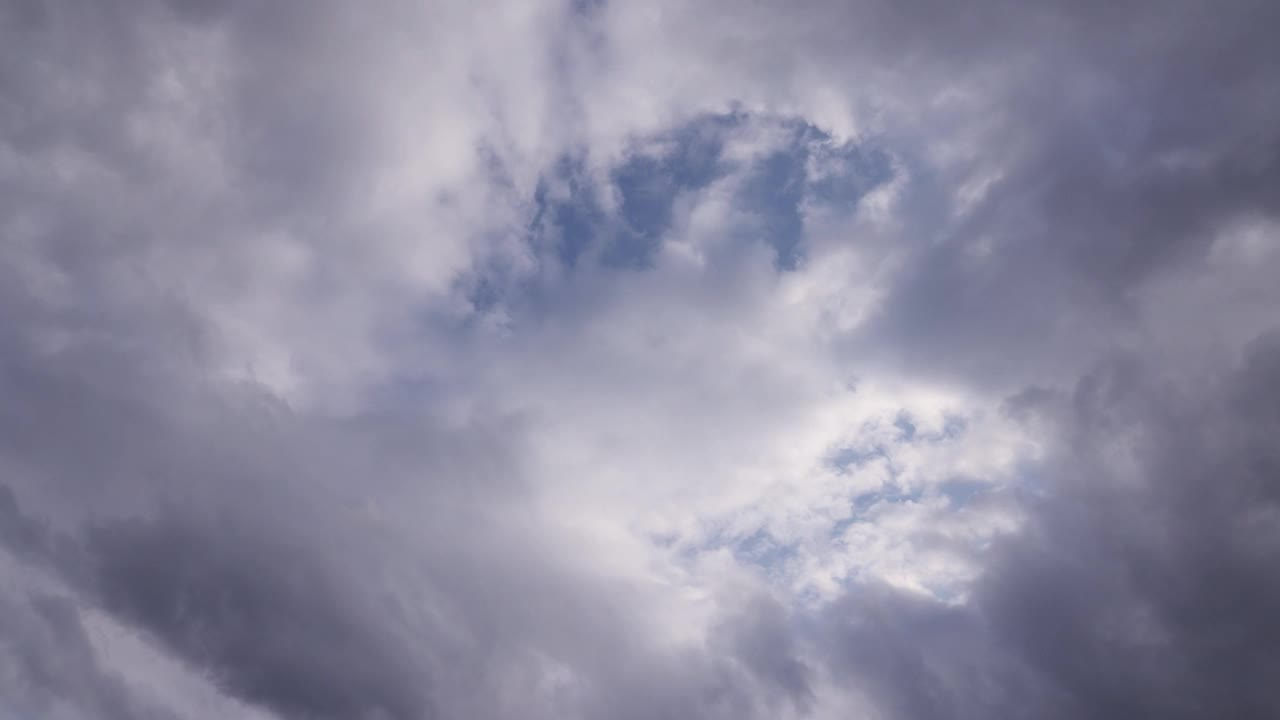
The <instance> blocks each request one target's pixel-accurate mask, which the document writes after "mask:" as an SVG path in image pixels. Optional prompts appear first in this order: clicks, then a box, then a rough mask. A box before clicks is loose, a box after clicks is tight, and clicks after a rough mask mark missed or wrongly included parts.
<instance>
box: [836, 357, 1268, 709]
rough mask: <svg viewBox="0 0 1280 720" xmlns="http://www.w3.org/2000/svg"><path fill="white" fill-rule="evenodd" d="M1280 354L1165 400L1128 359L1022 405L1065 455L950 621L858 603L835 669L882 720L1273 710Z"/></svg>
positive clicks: (1175, 388)
mask: <svg viewBox="0 0 1280 720" xmlns="http://www.w3.org/2000/svg"><path fill="white" fill-rule="evenodd" d="M1277 361H1280V344H1278V343H1277V336H1276V335H1274V334H1272V335H1268V336H1264V337H1262V338H1259V339H1258V340H1257V342H1255V343H1254V344H1253V345H1252V346H1251V347H1250V349H1249V351H1248V353H1247V355H1246V356H1245V358H1244V359H1243V360H1242V363H1241V366H1240V367H1239V368H1237V369H1235V370H1233V371H1230V372H1227V373H1225V374H1223V375H1222V376H1218V377H1207V378H1199V379H1198V380H1199V382H1198V383H1194V384H1190V383H1184V382H1173V381H1169V380H1167V379H1161V378H1159V376H1158V375H1156V374H1154V373H1150V368H1149V367H1148V366H1146V365H1144V364H1143V363H1141V362H1140V361H1135V360H1133V359H1129V360H1127V361H1121V362H1116V363H1113V364H1108V365H1107V366H1104V367H1101V368H1099V369H1098V370H1096V371H1095V372H1094V373H1091V374H1090V375H1088V376H1087V377H1085V378H1084V379H1082V380H1081V381H1080V383H1079V384H1078V385H1077V387H1076V388H1075V390H1074V391H1073V392H1071V393H1069V394H1064V395H1052V396H1051V395H1047V394H1037V393H1027V394H1024V395H1023V396H1021V397H1019V398H1018V399H1017V400H1016V401H1015V405H1017V406H1018V411H1020V412H1026V411H1028V410H1031V409H1033V408H1034V410H1035V411H1037V412H1041V413H1044V414H1045V415H1046V418H1045V419H1046V420H1048V421H1050V422H1054V423H1058V424H1059V431H1060V433H1061V434H1060V437H1061V438H1063V443H1062V445H1061V446H1060V447H1058V448H1056V449H1055V451H1054V452H1053V457H1052V460H1051V461H1050V462H1049V463H1047V468H1046V470H1047V472H1048V476H1047V478H1046V484H1045V485H1043V486H1042V488H1041V490H1040V492H1039V493H1038V494H1037V496H1036V497H1033V498H1031V499H1030V500H1029V506H1030V507H1031V509H1032V510H1031V515H1030V517H1029V518H1028V524H1027V527H1026V528H1025V529H1024V530H1023V531H1022V532H1020V533H1018V534H1017V536H1016V537H1012V538H1008V539H1006V540H1005V541H1003V542H998V543H997V544H996V545H995V546H993V547H992V548H991V550H990V557H989V558H988V562H989V564H988V566H987V571H986V575H985V577H984V579H983V580H982V581H981V582H980V583H979V584H978V585H977V586H976V588H975V594H974V597H973V598H972V600H971V602H970V603H968V604H967V605H966V606H964V607H962V608H954V607H946V606H942V605H939V604H936V603H934V602H931V601H922V600H920V599H919V598H913V597H910V596H905V595H903V594H901V593H895V592H892V591H889V590H885V589H878V588H874V587H873V588H866V589H863V590H860V591H858V592H855V593H851V594H850V596H849V597H848V598H847V599H846V600H845V601H844V603H843V604H842V605H840V606H838V607H837V608H835V609H833V611H832V612H831V614H830V616H829V617H828V621H829V622H830V623H831V625H832V627H833V628H835V629H837V632H836V634H835V636H834V638H833V639H832V640H831V641H830V642H831V646H832V652H833V653H835V654H836V657H837V660H836V662H838V663H841V664H842V665H843V666H844V667H847V668H848V669H849V671H850V673H851V677H856V678H863V679H864V680H863V681H864V682H867V683H868V684H869V686H870V688H871V692H872V693H874V694H877V695H879V696H880V697H882V698H883V701H884V704H885V705H886V706H887V707H888V708H891V710H892V713H893V714H894V716H895V717H899V716H900V717H914V718H932V717H938V718H944V717H945V718H951V717H957V718H958V717H966V718H967V717H974V718H977V717H992V716H996V717H1098V718H1112V717H1115V718H1121V717H1134V716H1160V717H1178V718H1200V717H1220V716H1231V717H1249V718H1263V717H1270V716H1272V715H1274V714H1275V713H1276V711H1277V709H1280V695H1277V694H1276V691H1275V688H1274V683H1272V682H1271V681H1270V678H1272V677H1274V674H1275V672H1276V670H1277V663H1278V662H1280V655H1278V654H1277V648H1276V644H1275V642H1274V640H1273V638H1274V636H1275V632H1276V628H1275V623H1276V619H1275V610H1276V608H1277V607H1280V584H1277V582H1276V581H1275V578H1274V574H1273V573H1270V572H1269V571H1268V568H1269V567H1270V566H1271V565H1272V564H1273V563H1274V561H1275V558H1276V557H1277V555H1278V554H1280V524H1277V520H1278V519H1280V502H1278V501H1280V497H1278V496H1277V493H1276V477H1277V476H1276V471H1277V467H1278V466H1277V462H1280V456H1278V455H1277V452H1276V449H1275V443H1274V442H1273V441H1272V438H1274V437H1275V433H1276V432H1277V431H1278V430H1280V428H1278V427H1277V425H1276V423H1277V419H1278V418H1280V415H1278V414H1277V411H1278V410H1280V406H1277V404H1276V403H1277V398H1278V397H1280V395H1278V394H1277V392H1276V388H1277V387H1278V385H1277V382H1278V381H1280V377H1278V376H1277V374H1276V370H1277V367H1280V365H1277Z"/></svg>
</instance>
